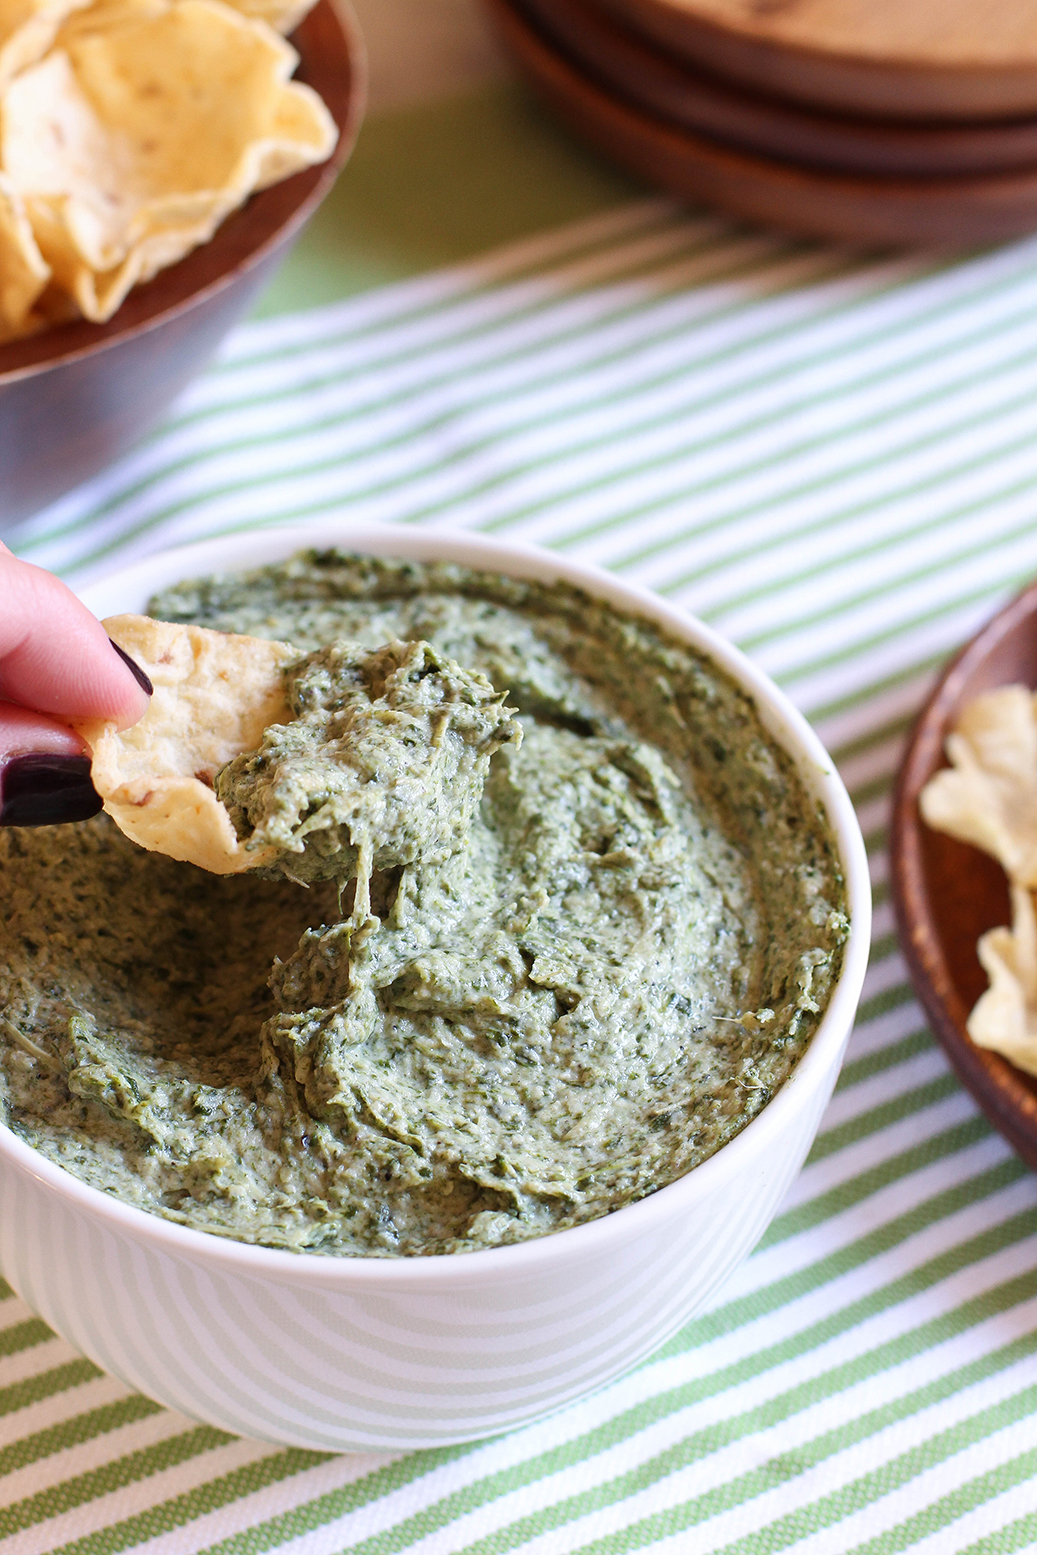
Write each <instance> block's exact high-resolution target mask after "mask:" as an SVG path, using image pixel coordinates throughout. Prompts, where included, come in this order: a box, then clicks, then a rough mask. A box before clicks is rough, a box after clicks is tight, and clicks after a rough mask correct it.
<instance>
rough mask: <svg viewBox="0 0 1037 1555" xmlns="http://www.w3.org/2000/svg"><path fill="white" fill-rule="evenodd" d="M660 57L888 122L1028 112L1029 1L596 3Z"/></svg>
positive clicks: (1036, 81)
mask: <svg viewBox="0 0 1037 1555" xmlns="http://www.w3.org/2000/svg"><path fill="white" fill-rule="evenodd" d="M602 3H603V4H605V5H606V6H607V7H608V9H609V10H611V11H612V12H613V13H614V14H615V15H617V16H621V17H622V18H623V19H624V20H625V21H626V22H628V23H629V24H630V26H632V27H634V28H636V29H637V30H638V31H640V32H642V33H644V34H646V35H647V36H648V37H651V38H654V39H656V41H657V42H659V43H662V44H663V45H665V47H666V48H667V49H668V50H672V51H673V52H674V53H676V54H678V55H679V56H681V57H683V58H684V59H687V60H690V61H692V62H693V63H694V64H697V65H702V66H705V67H706V69H707V70H713V71H717V72H719V73H720V74H721V75H725V76H727V77H728V78H729V79H731V80H732V81H738V82H741V83H742V85H743V86H749V87H753V88H756V89H758V90H763V91H765V92H770V93H772V94H774V95H775V96H777V97H784V98H791V99H793V100H794V101H796V102H803V103H810V104H813V105H814V106H817V107H821V108H828V109H833V110H834V111H835V112H836V113H851V114H875V115H878V116H879V117H880V118H894V119H905V118H907V119H977V118H978V119H1005V118H1018V117H1022V116H1023V115H1026V114H1033V113H1035V112H1037V0H602Z"/></svg>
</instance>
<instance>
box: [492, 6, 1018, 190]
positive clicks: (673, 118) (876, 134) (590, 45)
mask: <svg viewBox="0 0 1037 1555" xmlns="http://www.w3.org/2000/svg"><path fill="white" fill-rule="evenodd" d="M521 3H522V5H523V7H524V9H525V10H526V12H527V13H528V15H529V16H530V17H531V18H532V20H533V21H534V22H535V24H536V26H537V27H538V28H539V29H540V31H541V32H543V33H544V35H545V36H546V37H547V38H548V39H549V40H550V41H551V42H553V43H554V44H556V45H557V46H558V47H559V48H560V49H561V50H562V52H563V53H565V54H566V55H568V57H569V58H570V59H571V60H572V61H573V62H574V64H575V65H576V66H577V68H578V69H580V70H583V71H585V72H586V73H587V74H588V75H590V76H592V77H593V78H594V79H595V80H597V81H598V83H599V84H600V85H601V86H604V87H605V88H607V90H608V91H610V92H613V93H618V95H619V96H620V97H622V98H625V99H626V100H627V101H628V102H630V103H632V104H633V105H634V106H635V107H637V108H642V109H644V110H645V111H646V112H648V113H651V114H654V115H656V116H657V117H658V118H660V119H663V120H667V121H669V122H670V123H671V124H676V125H679V126H681V127H682V128H684V129H687V130H691V131H692V132H694V133H696V134H702V135H708V136H710V137H712V138H713V139H715V140H718V141H721V142H722V143H723V144H724V145H728V146H736V147H740V148H741V149H742V150H744V151H750V152H755V153H756V154H757V155H759V156H765V157H778V158H780V159H781V160H782V161H788V162H798V163H801V164H804V165H806V166H808V167H823V168H831V169H833V170H834V171H836V172H845V173H871V174H886V173H888V174H892V175H893V176H894V177H901V176H903V175H907V176H909V177H915V176H921V177H931V176H934V175H940V174H950V175H952V176H953V175H955V174H968V173H994V172H997V173H1000V172H1007V171H1009V170H1010V169H1013V168H1023V169H1025V170H1027V171H1030V170H1032V169H1033V168H1035V167H1037V117H1033V118H1028V119H1008V120H994V121H992V122H977V123H974V124H925V123H922V124H920V123H913V122H903V121H902V122H899V123H895V122H893V121H891V120H887V121H885V122H882V121H879V120H877V119H865V118H852V117H847V116H843V115H839V116H837V115H835V114H832V113H822V112H820V111H818V110H816V109H811V108H805V107H801V106H800V105H799V104H797V103H794V102H787V101H784V100H782V99H781V98H778V97H768V96H766V95H764V94H763V93H761V92H759V91H750V90H747V89H745V88H742V87H739V86H737V85H735V84H733V83H731V82H728V81H726V80H724V79H723V78H722V77H720V76H712V75H709V74H708V73H707V72H706V71H705V70H703V69H701V68H697V67H696V66H694V65H692V64H689V63H688V62H687V61H685V60H682V59H679V58H677V57H675V56H674V55H673V53H672V51H667V50H666V49H664V48H661V47H659V46H658V45H656V44H653V43H652V42H651V41H650V40H649V39H647V38H645V37H642V36H641V35H640V34H639V33H637V32H634V31H633V30H632V29H631V28H630V27H629V26H626V25H624V23H623V22H621V21H619V20H618V19H616V18H614V17H613V16H612V15H611V14H610V12H609V11H607V10H605V9H603V8H602V6H601V4H600V0H521Z"/></svg>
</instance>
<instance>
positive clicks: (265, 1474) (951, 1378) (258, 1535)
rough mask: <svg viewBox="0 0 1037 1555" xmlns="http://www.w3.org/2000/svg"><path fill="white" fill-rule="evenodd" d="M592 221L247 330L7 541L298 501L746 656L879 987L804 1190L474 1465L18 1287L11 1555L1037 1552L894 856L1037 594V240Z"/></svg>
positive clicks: (1033, 1417)
mask: <svg viewBox="0 0 1037 1555" xmlns="http://www.w3.org/2000/svg"><path fill="white" fill-rule="evenodd" d="M567 154H568V153H567ZM601 176H602V178H604V177H606V175H605V174H604V173H603V174H602V175H601ZM591 203H592V204H593V203H594V202H591ZM597 203H598V204H599V205H600V206H601V207H602V208H600V209H598V210H597V212H596V214H591V215H584V216H582V217H581V219H579V220H577V221H575V222H573V221H570V222H568V223H566V224H564V225H562V226H558V225H555V226H554V227H552V228H551V229H550V230H547V231H546V232H541V233H540V234H538V235H535V236H526V237H523V238H521V239H518V240H516V241H513V242H511V243H510V244H508V245H507V246H504V247H503V248H501V247H498V248H497V249H496V250H494V251H492V252H490V253H489V254H488V255H486V256H484V257H480V258H476V259H473V260H467V261H464V262H460V263H455V264H453V265H450V266H447V267H446V268H442V267H441V268H439V269H436V270H431V271H430V270H426V271H423V272H419V273H414V274H410V275H409V276H406V277H405V278H403V279H399V280H396V281H393V282H392V283H390V284H386V285H382V286H376V287H368V288H367V289H366V290H362V291H360V292H358V293H356V294H355V295H352V296H349V297H345V298H342V299H340V300H339V301H336V302H330V303H325V304H323V305H322V306H320V307H318V308H315V309H310V310H309V311H293V312H289V313H281V314H279V315H276V316H273V317H263V318H260V319H258V320H256V321H253V322H251V323H249V324H247V325H245V326H244V327H243V328H241V329H239V330H238V332H237V333H236V334H235V335H234V336H233V337H232V339H231V340H230V341H229V343H228V345H227V347H226V349H225V350H224V351H223V353H222V355H221V357H220V359H219V361H218V362H217V364H216V365H215V366H214V368H213V369H212V370H211V371H210V372H209V373H208V375H207V376H206V377H205V378H204V379H202V380H201V381H200V382H199V383H197V384H196V385H195V386H194V388H193V389H191V391H190V392H189V393H188V394H187V395H186V396H185V397H184V398H183V399H182V400H181V402H180V403H179V405H178V406H177V407H176V409H175V412H174V413H173V414H172V415H171V416H170V417H169V419H168V420H167V422H166V424H165V425H164V427H163V428H162V429H161V430H160V431H159V433H158V434H157V435H155V436H154V437H153V438H152V439H151V440H150V441H149V442H148V443H147V444H146V446H144V447H143V448H141V449H140V450H139V451H138V452H136V453H135V454H133V455H131V456H130V457H129V458H127V459H125V460H124V461H123V462H122V463H121V464H120V465H119V466H118V467H117V468H115V469H113V470H111V471H110V472H108V473H107V474H105V475H104V476H102V477H101V478H100V479H98V480H96V481H95V482H93V483H92V484H91V486H90V487H89V488H88V489H86V490H83V491H80V492H78V493H76V494H74V495H73V496H71V497H69V498H68V499H66V500H64V501H63V502H61V503H59V504H58V505H57V506H56V507H54V508H52V509H51V510H50V511H49V512H47V513H46V514H43V515H41V516H40V517H39V518H37V519H35V520H33V521H32V522H31V523H29V524H27V525H25V526H23V527H22V529H21V530H20V531H18V532H17V534H16V535H14V536H13V537H12V543H13V544H14V546H15V548H16V549H17V550H18V551H19V552H20V553H21V554H23V555H24V556H26V557H29V558H31V559H32V560H35V561H38V562H40V563H43V564H45V565H47V566H51V567H54V568H57V569H59V570H60V571H62V572H63V573H64V574H65V575H66V576H69V577H71V578H76V577H85V576H86V575H88V574H90V573H92V572H95V571H97V570H99V569H101V568H103V567H107V566H109V565H111V564H113V563H116V562H122V561H125V560H128V559H130V558H132V557H135V556H140V555H144V554H146V553H147V552H148V551H150V550H153V549H155V548H157V547H159V546H163V545H166V544H169V543H172V542H176V541H182V540H188V539H194V538H197V537H201V536H206V535H210V534H214V533H217V532H220V531H223V530H230V529H241V528H248V527H250V526H252V525H255V524H263V523H268V522H275V521H276V522H281V521H284V520H285V519H291V518H293V517H302V516H311V515H318V514H320V515H326V514H335V513H345V514H349V515H351V516H353V517H356V518H364V519H375V518H377V519H384V520H390V521H393V522H397V523H404V524H427V525H450V526H468V527H471V528H473V529H478V530H481V531H486V532H493V533H499V534H502V535H505V536H507V537H514V538H519V539H522V540H528V541H536V542H539V543H540V544H543V545H547V546H550V547H554V548H557V549H558V550H560V551H562V552H564V553H565V554H566V555H571V556H574V557H580V558H586V559H589V560H592V561H595V562H600V563H603V564H605V565H606V566H608V567H612V568H615V569H616V570H617V572H619V573H620V574H621V575H622V576H624V577H626V578H631V579H635V580H636V581H638V582H640V583H643V584H647V585H649V586H651V587H653V588H656V589H659V590H661V591H662V592H663V593H664V594H666V595H667V596H668V597H669V598H671V599H672V600H674V601H676V602H678V603H680V604H681V605H684V606H686V607H687V608H688V609H690V610H694V611H696V612H697V613H698V614H699V615H701V616H702V617H704V618H705V619H706V620H707V621H709V622H711V623H712V624H713V625H715V626H717V627H719V628H720V629H721V630H722V631H724V632H726V633H728V634H730V635H731V636H732V637H733V638H734V639H735V640H736V641H737V642H739V643H740V644H741V645H742V646H743V647H744V648H745V649H747V650H748V652H749V653H750V654H752V655H753V656H754V658H755V659H756V660H757V662H758V663H760V664H761V665H762V666H763V667H764V668H765V669H766V670H768V671H770V673H771V674H772V675H774V676H775V677H776V678H777V680H778V681H779V682H780V683H781V684H782V685H783V686H784V687H785V688H786V689H787V690H788V691H789V692H790V694H791V695H792V697H793V698H794V699H795V700H796V701H797V702H798V703H799V705H800V706H801V707H802V708H803V709H804V710H805V711H806V712H807V714H808V715H809V716H810V717H811V718H812V719H813V720H814V722H815V723H816V725H817V727H818V728H819V730H820V732H821V735H822V737H823V738H824V739H825V741H826V742H827V744H828V745H829V747H830V749H831V750H832V751H833V753H834V754H835V756H836V758H837V760H838V762H839V765H840V767H841V770H842V772H843V775H844V777H845V779H846V782H847V784H848V786H849V788H850V791H851V793H852V794H853V796H854V798H855V801H856V803H857V806H858V810H859V814H860V819H861V823H862V826H863V828H864V832H865V836H866V838H867V841H868V846H869V849H870V853H871V858H872V866H873V874H874V882H875V889H876V900H877V908H878V911H877V916H876V927H875V945H874V952H873V962H872V966H871V970H870V972H869V975H868V980H867V984H866V987H865V995H864V1003H863V1005H862V1008H861V1012H860V1021H859V1024H858V1027H857V1030H856V1033H855V1035H854V1037H853V1040H852V1044H851V1047H850V1053H849V1058H848V1061H847V1064H846V1067H845V1069H844V1071H843V1075H842V1079H841V1081H840V1084H839V1088H838V1090H837V1093H836V1095H835V1098H834V1100H833V1102H832V1104H831V1107H830V1109H829V1111H828V1113H827V1115H826V1117H825V1120H824V1124H823V1126H822V1130H821V1134H820V1136H819V1138H818V1141H817V1144H816V1146H815V1148H814V1150H813V1153H812V1155H811V1157H810V1160H809V1163H808V1165H807V1166H806V1168H805V1170H804V1172H803V1173H802V1175H801V1177H800V1179H799V1180H798V1182H797V1184H796V1186H795V1188H794V1190H793V1192H792V1194H791V1195H790V1197H789V1199H788V1202H787V1203H786V1204H785V1206H784V1209H783V1211H782V1213H781V1214H780V1216H779V1218H778V1219H777V1221H776V1222H775V1223H774V1225H773V1226H772V1228H771V1230H770V1231H769V1233H768V1234H767V1236H766V1238H765V1240H764V1242H763V1244H762V1245H761V1246H760V1248H759V1249H758V1250H757V1251H756V1253H755V1254H754V1255H753V1257H752V1258H751V1259H750V1261H749V1262H748V1264H747V1265H746V1266H745V1267H744V1268H743V1269H742V1270H741V1271H740V1272H739V1273H738V1274H737V1275H736V1276H735V1278H734V1279H733V1280H732V1281H731V1283H730V1284H729V1285H728V1286H727V1288H726V1289H724V1290H723V1291H722V1292H721V1294H720V1295H719V1296H718V1297H717V1298H716V1299H715V1300H714V1302H713V1303H712V1305H711V1307H710V1308H709V1310H708V1311H707V1312H705V1313H704V1314H702V1315H701V1316H700V1317H698V1318H697V1319H696V1320H695V1321H694V1322H692V1323H691V1324H690V1325H689V1326H688V1327H687V1328H686V1329H685V1330H684V1331H683V1332H682V1333H681V1334H679V1335H678V1336H677V1338H675V1339H674V1340H673V1341H672V1342H671V1343H670V1344H669V1345H668V1346H667V1347H666V1349H665V1350H664V1351H662V1352H661V1353H660V1354H658V1355H656V1356H654V1357H653V1358H652V1359H651V1360H650V1361H649V1362H647V1363H646V1364H644V1365H643V1366H642V1367H640V1368H639V1369H638V1370H637V1371H636V1372H634V1373H633V1374H632V1375H631V1376H628V1377H626V1378H624V1379H623V1380H622V1381H620V1382H617V1383H616V1384H615V1385H614V1386H612V1387H610V1388H608V1389H607V1390H606V1391H604V1392H602V1393H599V1394H597V1395H595V1396H594V1397H592V1398H590V1399H588V1400H586V1401H584V1402H583V1403H580V1404H578V1405H575V1406H574V1407H572V1408H570V1409H568V1410H566V1411H565V1412H564V1413H562V1414H560V1415H557V1416H555V1417H553V1418H552V1419H550V1420H548V1421H547V1422H546V1423H544V1424H541V1425H538V1426H534V1427H530V1428H529V1429H526V1430H522V1431H518V1432H516V1433H514V1434H512V1435H509V1436H506V1437H503V1438H498V1439H496V1440H492V1441H489V1442H486V1443H482V1444H478V1445H475V1446H471V1445H469V1446H465V1447H460V1448H454V1449H447V1450H440V1451H430V1452H423V1453H419V1454H416V1455H410V1456H394V1455H389V1454H379V1455H372V1456H367V1457H333V1456H326V1455H322V1454H319V1453H310V1452H302V1451H294V1450H293V1451H280V1450H277V1449H275V1448H272V1447H270V1446H269V1445H265V1444H262V1443H258V1442H251V1441H240V1440H235V1439H232V1438H229V1437H227V1436H226V1435H224V1434H222V1433H220V1432H218V1431H215V1430H212V1429H209V1428H207V1427H200V1426H198V1425H195V1424H193V1423H192V1422H191V1421H189V1420H187V1419H184V1418H182V1417H180V1416H178V1415H176V1414H173V1413H170V1412H169V1411H167V1410H163V1409H160V1408H159V1407H158V1406H156V1405H154V1404H151V1403H150V1402H148V1401H147V1400H145V1399H143V1398H140V1397H138V1396H136V1395H132V1394H130V1393H129V1392H128V1391H127V1389H126V1388H125V1387H124V1386H123V1385H122V1384H120V1383H118V1382H116V1381H114V1380H112V1379H111V1378H108V1377H105V1376H102V1375H100V1374H99V1373H98V1372H97V1371H96V1369H95V1368H94V1367H93V1366H92V1365H90V1364H89V1363H88V1362H86V1361H84V1360H83V1359H81V1358H80V1357H78V1356H77V1355H76V1354H75V1353H74V1352H73V1351H72V1350H71V1349H70V1348H69V1346H68V1345H66V1344H65V1343H64V1342H63V1341H61V1340H59V1339H56V1338H54V1337H52V1336H51V1335H50V1334H49V1333H48V1332H47V1330H46V1329H45V1328H44V1327H43V1325H42V1324H41V1323H40V1322H38V1321H37V1320H36V1319H34V1318H33V1316H32V1314H31V1313H30V1312H29V1311H28V1310H27V1309H26V1308H25V1307H24V1306H23V1305H22V1304H21V1303H20V1302H19V1301H18V1299H17V1298H16V1297H15V1296H13V1295H12V1294H10V1293H5V1299H4V1300H3V1302H2V1303H0V1555H37V1552H42V1551H57V1550H60V1551H62V1552H66V1555H71V1552H75V1555H110V1552H115V1551H124V1550H126V1551H128V1550H133V1551H143V1550H146V1551H148V1552H149V1555H188V1552H192V1555H193V1552H196V1551H207V1552H217V1551H218V1552H220V1555H254V1552H260V1551H278V1552H283V1555H289V1552H290V1555H332V1552H345V1551H350V1552H355V1555H360V1552H362V1555H390V1552H393V1555H396V1552H399V1555H461V1552H465V1555H503V1552H505V1551H520V1552H522V1555H560V1552H564V1555H571V1552H576V1551H579V1552H581V1555H592V1552H593V1555H618V1552H620V1551H639V1550H652V1551H659V1552H662V1551H666V1552H667V1555H685V1552H687V1555H714V1552H721V1551H723V1552H725V1555H765V1552H766V1555H770V1552H776V1551H785V1550H791V1551H795V1552H796V1555H849V1552H853V1555H893V1552H897V1551H902V1550H910V1551H912V1552H915V1555H923V1552H924V1555H945V1552H951V1551H953V1552H962V1555H963V1552H966V1551H967V1552H969V1555H1006V1552H1009V1551H1015V1550H1022V1549H1027V1548H1031V1547H1033V1546H1034V1545H1035V1544H1037V1414H1035V1410H1037V1182H1035V1179H1034V1177H1033V1176H1032V1174H1031V1173H1030V1172H1028V1171H1027V1170H1026V1169H1025V1168H1024V1167H1023V1166H1022V1165H1021V1164H1020V1162H1019V1161H1018V1160H1017V1159H1016V1158H1015V1157H1014V1156H1013V1154H1012V1153H1011V1151H1010V1150H1009V1149H1008V1147H1007V1145H1005V1143H1004V1142H1003V1141H1002V1140H1001V1139H1000V1137H999V1136H998V1135H996V1134H994V1133H993V1132H992V1131H991V1129H990V1127H989V1126H988V1125H987V1123H986V1122H985V1121H984V1119H983V1118H982V1117H981V1116H980V1115H979V1113H978V1112H977V1109H976V1107H975V1106H974V1105H973V1103H972V1101H971V1099H970V1098H969V1097H968V1095H967V1094H965V1093H964V1092H963V1091H962V1090H961V1088H960V1087H959V1085H958V1084H957V1082H956V1080H955V1079H954V1077H953V1075H952V1074H951V1073H950V1071H949V1069H948V1066H947V1063H946V1062H945V1060H944V1058H943V1056H942V1053H941V1052H940V1050H939V1049H938V1048H937V1047H936V1046H935V1045H934V1043H933V1040H932V1038H931V1036H930V1034H929V1032H928V1031H927V1029H926V1026H925V1022H924V1020H923V1018H922V1016H921V1014H920V1012H919V1010H918V1008H917V1006H916V1005H915V1003H914V1001H913V999H912V997H911V994H910V991H909V988H908V986H907V981H906V975H905V970H904V964H903V962H902V960H901V958H900V956H899V954H898V951H897V946H896V940H895V937H894V932H893V922H892V917H891V914H890V907H889V902H888V896H887V887H886V860H885V852H884V849H885V827H886V817H887V799H888V792H889V783H890V778H891V774H892V773H893V771H894V769H895V767H896V763H897V759H898V755H899V752H900V749H901V744H902V740H903V737H904V733H905V730H906V729H907V727H908V725H909V723H910V720H911V718H912V715H913V713H914V711H915V710H916V708H917V707H918V705H919V702H920V700H921V698H922V697H923V696H924V694H925V691H926V688H927V686H928V685H929V684H930V681H931V677H932V675H933V673H934V670H935V669H936V667H937V666H938V665H939V664H940V663H941V661H942V660H943V658H944V657H945V655H947V654H948V653H949V652H950V651H951V650H952V649H953V648H954V647H955V646H956V645H957V644H958V643H960V642H961V641H962V640H963V638H965V637H966V636H967V635H968V634H969V633H971V632H972V631H973V630H974V628H975V627H976V626H978V625H979V623H980V622H981V621H982V620H983V619H984V617H985V616H987V615H988V614H989V613H990V612H991V611H992V610H993V609H994V608H995V607H996V606H997V605H998V604H999V603H1000V602H1001V601H1002V600H1003V599H1004V598H1005V597H1006V595H1007V594H1008V593H1009V592H1010V591H1011V590H1013V589H1014V588H1016V587H1017V586H1018V585H1019V584H1020V583H1021V582H1022V581H1023V580H1024V579H1027V578H1029V577H1031V576H1032V575H1033V574H1034V573H1035V572H1037V436H1035V433H1037V240H1031V241H1025V242H1021V243H1017V244H1014V245H1012V246H1010V247H1007V248H1001V249H998V250H995V251H991V252H985V253H981V254H977V255H973V256H970V257H966V258H964V259H956V260H951V259H947V258H942V259H941V258H932V257H917V256H915V257H907V258H905V257H902V256H879V257H874V256H867V255H861V254H859V253H853V252H850V251H848V250H843V249H836V248H832V247H824V246H818V245H813V244H804V243H797V242H793V241H790V240H785V239H781V238H777V237H774V236H769V235H763V234H761V233H759V232H755V231H750V230H746V229H742V228H737V227H734V226H732V225H730V224H729V223H727V222H726V221H724V220H721V219H719V218H717V217H714V216H712V215H709V214H702V213H687V212H683V211H681V210H679V209H677V208H675V207H674V206H672V205H671V204H669V203H668V202H666V201H664V200H661V199H656V198H650V197H637V198H623V199H622V200H620V201H619V202H618V203H616V201H615V200H611V201H598V202H597ZM311 262H316V261H314V260H313V255H312V254H311V255H310V256H309V257H308V259H307V263H311Z"/></svg>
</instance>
